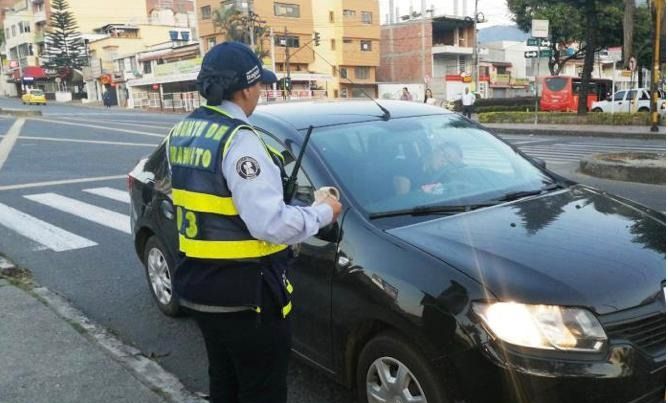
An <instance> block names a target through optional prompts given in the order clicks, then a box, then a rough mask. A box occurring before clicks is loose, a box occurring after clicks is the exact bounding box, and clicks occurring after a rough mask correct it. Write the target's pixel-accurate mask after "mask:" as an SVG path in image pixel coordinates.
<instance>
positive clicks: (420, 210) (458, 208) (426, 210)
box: [369, 202, 497, 219]
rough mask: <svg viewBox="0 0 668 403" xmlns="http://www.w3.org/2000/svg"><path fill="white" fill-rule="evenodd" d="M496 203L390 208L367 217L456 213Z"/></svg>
mask: <svg viewBox="0 0 668 403" xmlns="http://www.w3.org/2000/svg"><path fill="white" fill-rule="evenodd" d="M495 204H497V203H496V202H492V203H478V204H466V205H451V204H450V205H448V204H446V205H435V206H417V207H413V208H409V209H402V210H391V211H382V212H380V213H371V214H369V218H371V219H374V218H386V217H397V216H402V215H411V216H420V215H429V214H446V215H447V214H457V213H465V212H467V211H471V210H475V209H479V208H482V207H489V206H493V205H495Z"/></svg>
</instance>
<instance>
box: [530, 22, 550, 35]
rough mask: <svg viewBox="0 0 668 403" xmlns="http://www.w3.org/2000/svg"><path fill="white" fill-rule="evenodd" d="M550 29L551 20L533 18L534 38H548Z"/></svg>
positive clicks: (532, 31)
mask: <svg viewBox="0 0 668 403" xmlns="http://www.w3.org/2000/svg"><path fill="white" fill-rule="evenodd" d="M549 29H550V21H549V20H531V36H533V37H534V38H547V34H548V31H549Z"/></svg>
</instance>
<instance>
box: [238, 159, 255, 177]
mask: <svg viewBox="0 0 668 403" xmlns="http://www.w3.org/2000/svg"><path fill="white" fill-rule="evenodd" d="M237 173H238V174H239V176H241V177H242V178H244V179H255V178H257V177H258V176H260V164H259V163H258V162H257V161H256V160H255V158H252V157H241V158H239V160H238V161H237Z"/></svg>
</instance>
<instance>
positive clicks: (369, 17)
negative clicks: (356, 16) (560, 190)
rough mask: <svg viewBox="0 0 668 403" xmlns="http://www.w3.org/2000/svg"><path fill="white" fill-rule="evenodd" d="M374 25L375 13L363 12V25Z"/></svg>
mask: <svg viewBox="0 0 668 403" xmlns="http://www.w3.org/2000/svg"><path fill="white" fill-rule="evenodd" d="M371 23H373V13H372V12H371V11H362V24H371Z"/></svg>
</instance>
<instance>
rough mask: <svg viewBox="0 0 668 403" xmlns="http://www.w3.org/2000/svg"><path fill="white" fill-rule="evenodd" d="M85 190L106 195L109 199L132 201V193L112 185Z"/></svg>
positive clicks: (98, 194)
mask: <svg viewBox="0 0 668 403" xmlns="http://www.w3.org/2000/svg"><path fill="white" fill-rule="evenodd" d="M83 191H84V192H86V193H90V194H94V195H97V196H102V197H106V198H108V199H112V200H116V201H120V202H123V203H128V204H129V203H130V194H129V193H128V192H126V191H123V190H118V189H114V188H110V187H101V188H91V189H84V190H83Z"/></svg>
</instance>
